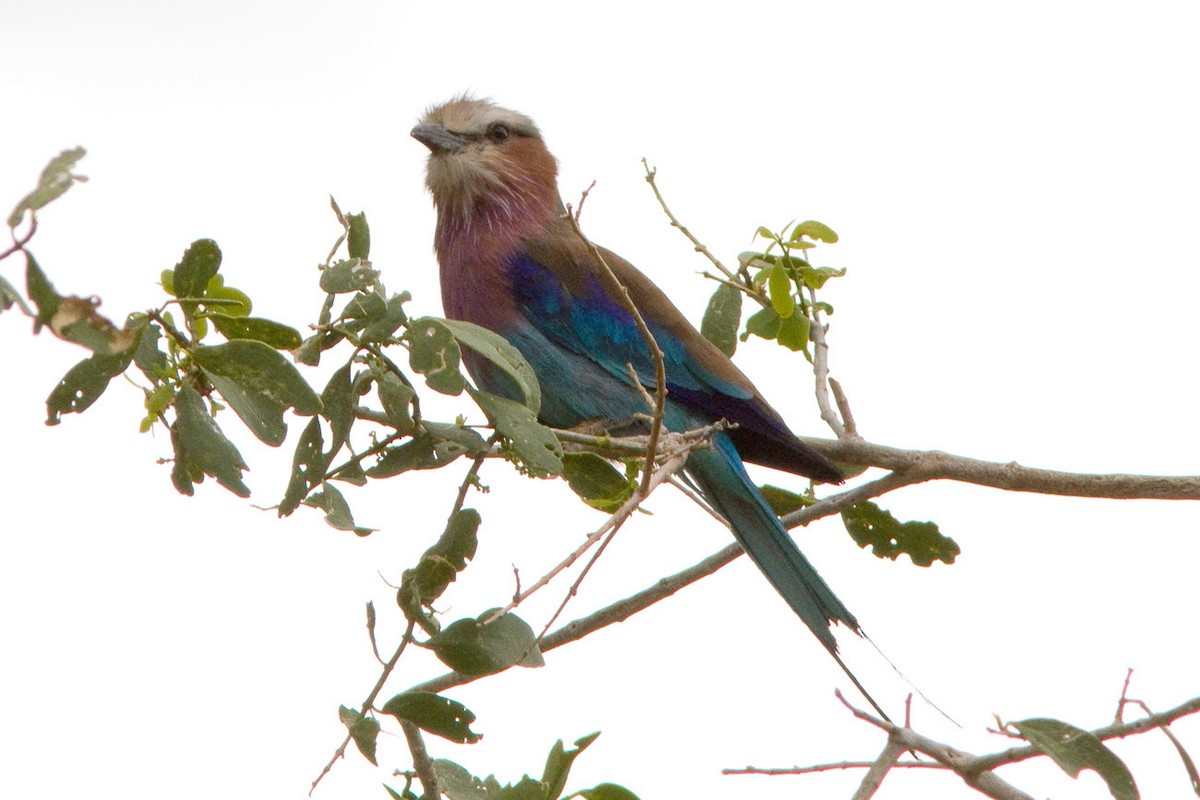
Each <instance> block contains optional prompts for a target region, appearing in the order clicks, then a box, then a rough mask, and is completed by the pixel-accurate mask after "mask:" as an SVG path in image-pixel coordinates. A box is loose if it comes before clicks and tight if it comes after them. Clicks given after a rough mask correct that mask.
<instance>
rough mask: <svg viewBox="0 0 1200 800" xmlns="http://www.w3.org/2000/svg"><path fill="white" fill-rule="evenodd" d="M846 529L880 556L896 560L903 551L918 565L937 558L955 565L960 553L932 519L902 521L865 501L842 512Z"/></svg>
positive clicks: (954, 543) (924, 564) (955, 543)
mask: <svg viewBox="0 0 1200 800" xmlns="http://www.w3.org/2000/svg"><path fill="white" fill-rule="evenodd" d="M842 522H843V523H844V524H845V525H846V531H847V532H848V533H849V534H850V536H851V538H853V539H854V541H855V542H856V543H857V544H858V546H859V547H867V546H870V547H871V552H872V553H873V554H874V555H875V556H876V557H878V558H890V559H891V560H892V561H895V560H896V558H897V557H899V555H900V554H901V553H905V554H907V555H908V557H909V558H910V559H912V562H913V563H914V564H916V565H917V566H919V567H928V566H929V565H931V564H932V563H933V562H934V561H941V562H942V563H945V564H953V563H954V559H955V558H957V557H958V554H959V553H960V552H961V550H960V548H959V546H958V543H957V542H955V541H954V540H953V539H951V538H950V537H948V536H943V535H942V533H941V531H939V530H938V526H937V524H936V523H933V522H900V521H899V520H897V519H896V518H895V517H893V516H892V515H891V513H890V512H888V511H887V510H885V509H882V508H880V507H879V506H877V505H875V504H874V503H872V502H871V501H869V500H868V501H865V502H862V503H859V504H858V505H856V506H854V507H852V508H848V509H846V510H845V511H843V512H842Z"/></svg>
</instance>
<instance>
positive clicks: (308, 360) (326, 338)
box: [292, 295, 346, 367]
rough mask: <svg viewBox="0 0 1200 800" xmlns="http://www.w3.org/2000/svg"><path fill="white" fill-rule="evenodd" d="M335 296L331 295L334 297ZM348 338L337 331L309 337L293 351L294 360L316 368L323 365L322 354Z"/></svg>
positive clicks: (323, 332)
mask: <svg viewBox="0 0 1200 800" xmlns="http://www.w3.org/2000/svg"><path fill="white" fill-rule="evenodd" d="M332 296H333V295H330V297H332ZM345 338H346V337H345V336H343V335H342V334H340V333H338V332H337V331H322V332H321V333H314V334H313V335H312V336H309V337H308V338H307V339H305V340H304V341H303V342H301V343H300V346H299V347H297V348H295V349H294V350H292V358H294V359H296V361H298V362H299V363H301V364H305V365H307V366H310V367H315V366H317V365H318V364H320V363H321V353H324V352H325V351H326V350H329V349H331V348H333V347H336V346H337V345H338V343H340V342H341V341H342V340H343V339H345Z"/></svg>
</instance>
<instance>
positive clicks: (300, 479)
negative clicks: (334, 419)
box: [278, 417, 333, 517]
mask: <svg viewBox="0 0 1200 800" xmlns="http://www.w3.org/2000/svg"><path fill="white" fill-rule="evenodd" d="M321 445H322V436H321V423H320V420H318V419H317V418H316V417H313V418H312V419H311V420H309V423H308V425H306V426H304V432H303V433H301V434H300V441H298V442H297V443H296V453H295V455H293V456H292V475H291V478H290V479H289V480H288V485H287V490H286V491H285V492H284V495H283V499H282V500H280V501H279V511H278V513H279V516H281V517H286V516H288V515H289V514H291V513H292V512H293V511H295V510H296V509H297V508H299V506H300V503H301V502H302V501H303V500H304V498H305V497H306V496H307V495H308V493H309V492H310V491H312V489H313V488H314V487H316V486H318V485H320V484H321V483H323V482H324V481H325V470H327V469H329V462H330V460H331V459H332V457H333V456H332V453H331V454H330V455H329V456H326V455H325V454H324V453H322V452H321Z"/></svg>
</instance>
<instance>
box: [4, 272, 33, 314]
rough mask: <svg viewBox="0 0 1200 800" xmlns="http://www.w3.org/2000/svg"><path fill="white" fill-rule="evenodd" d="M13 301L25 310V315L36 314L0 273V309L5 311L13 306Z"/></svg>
mask: <svg viewBox="0 0 1200 800" xmlns="http://www.w3.org/2000/svg"><path fill="white" fill-rule="evenodd" d="M14 303H15V304H16V305H17V306H18V307H19V308H20V309H21V310H22V311H24V312H25V314H26V316H30V317H35V316H36V314H35V313H34V311H33V309H32V308H30V307H29V306H28V305H27V304H26V303H25V298H24V297H22V296H21V293H20V292H18V291H17V289H16V287H14V286H13V285H12V284H11V283H9V282H8V281H6V280H5V279H4V276H3V275H0V311H7V310H8V309H10V308H12V307H13V304H14Z"/></svg>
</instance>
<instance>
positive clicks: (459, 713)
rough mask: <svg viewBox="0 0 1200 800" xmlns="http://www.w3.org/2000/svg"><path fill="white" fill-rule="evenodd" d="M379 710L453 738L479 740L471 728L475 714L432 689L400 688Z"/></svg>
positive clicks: (463, 741)
mask: <svg viewBox="0 0 1200 800" xmlns="http://www.w3.org/2000/svg"><path fill="white" fill-rule="evenodd" d="M381 710H382V711H383V713H385V714H391V715H392V716H393V717H396V718H397V719H401V720H406V721H408V722H411V723H413V724H414V725H416V726H417V727H418V728H420V729H421V730H423V731H429V732H430V733H432V734H435V735H437V736H441V737H442V738H444V739H449V740H450V741H452V742H458V743H459V744H474V743H475V742H477V741H479V734H478V733H475V732H474V731H473V730H471V723H472V722H474V721H475V715H474V714H473V713H471V711H470V710H469V709H467V707H466V706H464V705H463V704H462V703H457V702H455V701H453V700H451V699H450V698H448V697H442V696H441V695H437V694H434V693H433V692H403V693H401V694H398V695H396V696H395V697H393V698H392V699H391V700H388V701H387V702H386V703H384V705H383V708H382V709H381Z"/></svg>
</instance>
